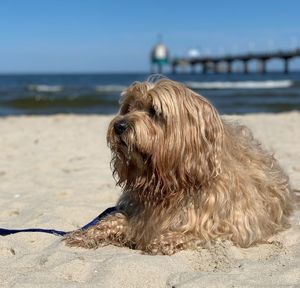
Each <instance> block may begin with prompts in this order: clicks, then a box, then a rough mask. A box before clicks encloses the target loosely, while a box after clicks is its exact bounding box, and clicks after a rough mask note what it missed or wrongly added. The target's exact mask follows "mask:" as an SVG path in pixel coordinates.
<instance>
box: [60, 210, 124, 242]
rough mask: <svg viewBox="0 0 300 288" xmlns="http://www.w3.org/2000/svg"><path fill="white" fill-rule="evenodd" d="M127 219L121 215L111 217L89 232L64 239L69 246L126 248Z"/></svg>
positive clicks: (79, 232)
mask: <svg viewBox="0 0 300 288" xmlns="http://www.w3.org/2000/svg"><path fill="white" fill-rule="evenodd" d="M127 225H128V223H127V219H126V216H125V215H123V214H121V213H116V214H113V215H109V216H107V217H105V218H104V219H103V220H101V221H100V222H99V223H98V224H96V225H94V226H92V227H90V228H88V229H87V230H78V231H75V232H71V233H69V234H68V235H67V236H65V238H64V239H63V240H64V241H65V242H66V245H67V246H73V247H83V248H98V247H100V246H105V245H108V244H113V245H117V246H125V244H126V242H127V237H126V232H127Z"/></svg>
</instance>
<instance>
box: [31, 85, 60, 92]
mask: <svg viewBox="0 0 300 288" xmlns="http://www.w3.org/2000/svg"><path fill="white" fill-rule="evenodd" d="M27 89H28V90H29V91H35V92H42V93H56V92H61V91H62V90H63V86H61V85H42V84H41V85H36V84H32V85H28V87H27Z"/></svg>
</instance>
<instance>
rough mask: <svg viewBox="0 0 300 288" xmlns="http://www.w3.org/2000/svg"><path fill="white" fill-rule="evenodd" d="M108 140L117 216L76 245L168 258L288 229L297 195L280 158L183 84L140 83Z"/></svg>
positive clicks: (72, 242) (75, 238) (80, 235)
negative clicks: (118, 248)
mask: <svg viewBox="0 0 300 288" xmlns="http://www.w3.org/2000/svg"><path fill="white" fill-rule="evenodd" d="M107 141H108V145H109V147H110V149H111V152H112V161H111V165H112V170H113V175H114V177H115V178H116V180H117V184H118V185H119V186H121V187H122V195H121V197H120V199H119V200H118V203H117V206H116V207H117V209H118V212H117V213H114V214H112V215H109V216H107V217H106V218H105V219H104V220H103V221H101V222H99V223H98V224H97V225H96V226H93V227H91V228H89V229H88V230H86V231H79V232H74V233H71V234H69V235H68V236H67V237H66V238H65V239H64V240H65V241H66V244H67V245H69V246H78V247H84V248H97V247H100V246H104V245H108V244H113V245H117V246H125V247H129V248H132V249H139V250H142V251H144V252H146V253H149V254H166V255H171V254H173V253H175V252H177V251H180V250H183V249H193V248H195V247H198V246H199V245H205V243H208V242H209V243H213V242H214V241H215V240H217V239H224V240H230V241H232V243H233V244H234V245H237V246H240V247H249V246H251V245H255V244H258V243H266V241H268V239H269V238H270V237H271V236H272V235H274V234H276V233H277V232H279V231H282V230H284V229H287V228H288V227H289V216H290V215H291V213H292V207H293V205H292V202H293V200H292V198H293V197H292V191H291V189H290V186H289V181H288V177H287V176H286V175H285V174H284V172H283V170H282V169H281V167H280V166H279V164H278V163H277V161H276V160H275V158H274V157H273V155H271V154H269V153H268V152H266V151H265V150H264V149H263V148H262V146H261V144H260V143H259V142H258V141H257V140H255V139H254V137H253V136H252V133H251V131H250V130H249V129H248V128H247V127H245V126H242V125H239V124H235V123H230V122H228V121H225V120H223V119H221V117H220V115H219V114H218V112H217V110H216V109H215V108H214V106H213V105H212V104H211V103H210V102H209V101H208V100H207V99H205V98H204V97H202V96H200V95H198V94H196V93H195V92H193V91H192V90H190V89H188V88H187V87H185V86H184V85H183V84H180V83H177V82H174V81H171V80H169V79H159V80H158V81H156V82H150V81H145V82H135V83H133V84H132V85H131V86H130V87H129V88H128V89H127V90H126V91H125V92H123V93H122V99H121V108H120V111H119V113H118V115H117V116H116V117H115V118H114V119H113V120H112V121H111V123H110V125H109V127H108V132H107Z"/></svg>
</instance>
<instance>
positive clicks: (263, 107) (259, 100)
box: [0, 72, 300, 116]
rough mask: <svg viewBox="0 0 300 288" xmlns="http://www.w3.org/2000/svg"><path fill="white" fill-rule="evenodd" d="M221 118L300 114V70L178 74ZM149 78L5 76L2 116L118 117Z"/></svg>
mask: <svg viewBox="0 0 300 288" xmlns="http://www.w3.org/2000/svg"><path fill="white" fill-rule="evenodd" d="M166 76H167V77H169V78H170V79H173V80H176V81H180V82H183V83H185V84H186V85H187V86H189V87H190V88H191V89H193V90H195V91H196V92H197V93H200V94H201V95H203V96H205V97H206V98H208V99H209V100H210V101H211V102H212V103H213V104H214V105H215V106H216V107H217V109H218V110H219V112H220V113H221V114H245V113H256V112H267V113H268V112H273V113H277V112H283V111H291V110H300V72H293V73H290V74H287V75H285V74H281V73H268V74H265V75H261V74H248V75H244V74H231V75H227V74H218V75H213V74H207V75H202V74H175V75H171V74H170V75H166ZM148 77H149V74H49V75H46V74H39V75H0V116H7V115H37V114H40V115H41V114H44V115H47V114H56V113H76V114H114V113H116V112H117V111H118V108H119V99H120V93H121V92H122V90H124V89H125V88H126V87H127V86H128V85H130V84H131V83H132V82H134V81H144V80H146V79H147V78H148Z"/></svg>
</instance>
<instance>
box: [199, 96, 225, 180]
mask: <svg viewBox="0 0 300 288" xmlns="http://www.w3.org/2000/svg"><path fill="white" fill-rule="evenodd" d="M195 97H196V98H195V100H196V101H197V102H198V104H197V105H199V106H198V107H200V109H199V110H198V115H197V116H198V117H197V118H198V122H199V123H198V125H199V126H198V133H199V135H198V136H197V137H198V140H196V139H194V140H195V141H198V143H199V147H198V149H199V151H198V153H197V154H198V163H199V165H200V167H199V168H200V170H202V171H201V174H202V177H207V178H208V179H209V178H212V177H216V176H217V175H218V174H219V173H220V170H221V153H222V149H223V141H224V127H223V122H222V120H221V118H220V115H219V114H218V112H217V110H216V109H215V107H214V106H213V105H212V104H211V103H210V102H208V101H207V100H206V99H205V98H203V97H202V96H199V95H195ZM196 158H197V157H196ZM196 158H195V160H196V161H197V159H196Z"/></svg>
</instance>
